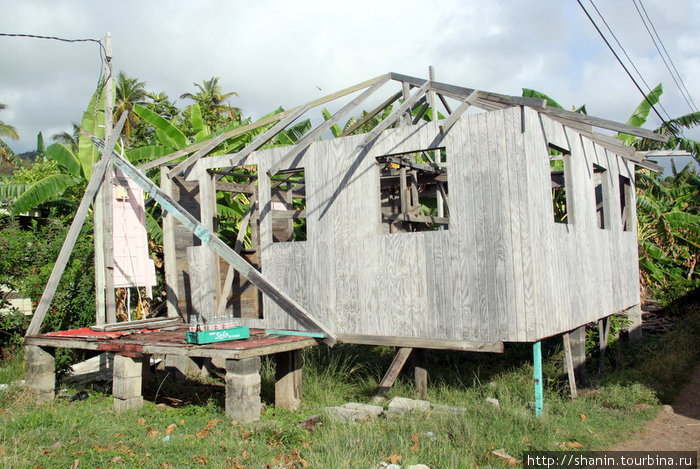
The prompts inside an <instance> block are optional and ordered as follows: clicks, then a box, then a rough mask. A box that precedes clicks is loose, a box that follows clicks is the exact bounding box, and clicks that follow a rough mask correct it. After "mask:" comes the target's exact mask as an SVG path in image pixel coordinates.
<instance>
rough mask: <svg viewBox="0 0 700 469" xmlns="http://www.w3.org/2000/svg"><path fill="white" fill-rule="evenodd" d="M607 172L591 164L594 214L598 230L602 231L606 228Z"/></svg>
mask: <svg viewBox="0 0 700 469" xmlns="http://www.w3.org/2000/svg"><path fill="white" fill-rule="evenodd" d="M607 176H608V170H607V169H605V168H603V167H602V166H598V165H597V164H593V189H594V191H595V214H596V223H597V225H598V228H599V229H601V230H604V229H606V228H607V227H608V223H607V220H606V218H607V216H608V214H607V213H606V212H607V210H606V207H605V206H606V204H607V200H608V189H607V183H606V181H607Z"/></svg>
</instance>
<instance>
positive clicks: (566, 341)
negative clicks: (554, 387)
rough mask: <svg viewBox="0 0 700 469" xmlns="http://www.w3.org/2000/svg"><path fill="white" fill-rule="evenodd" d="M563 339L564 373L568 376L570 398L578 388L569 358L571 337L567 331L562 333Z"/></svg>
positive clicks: (573, 396) (571, 361)
mask: <svg viewBox="0 0 700 469" xmlns="http://www.w3.org/2000/svg"><path fill="white" fill-rule="evenodd" d="M562 338H563V340H564V367H565V368H566V374H567V375H568V376H569V390H570V391H571V398H572V399H575V398H576V396H577V395H578V390H577V389H576V374H575V373H574V362H573V360H572V358H571V339H570V337H569V333H568V332H564V334H562Z"/></svg>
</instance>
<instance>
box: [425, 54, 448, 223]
mask: <svg viewBox="0 0 700 469" xmlns="http://www.w3.org/2000/svg"><path fill="white" fill-rule="evenodd" d="M428 79H429V80H430V81H431V82H434V81H435V68H434V67H433V66H432V65H431V66H430V67H428ZM428 104H429V105H430V112H431V115H430V118H431V121H432V122H437V121H438V110H437V107H436V103H435V91H432V90H431V91H430V92H428ZM435 163H436V164H437V165H438V166H440V165H441V163H442V155H441V152H440V149H437V150H435ZM438 184H440V183H438ZM435 201H436V205H437V216H438V217H444V216H445V205H444V202H443V200H442V194H441V193H440V191H436V192H435ZM438 229H440V230H444V229H445V227H444V226H440V227H439V228H438Z"/></svg>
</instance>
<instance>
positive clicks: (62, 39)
mask: <svg viewBox="0 0 700 469" xmlns="http://www.w3.org/2000/svg"><path fill="white" fill-rule="evenodd" d="M0 37H17V38H30V39H47V40H51V41H60V42H68V43H77V42H94V43H96V44H98V45H99V46H100V49H99V50H100V74H99V76H98V79H97V87H96V88H97V90H98V91H99V93H102V88H103V87H104V86H105V83H106V82H107V80H103V78H104V69H105V68H108V69H109V70H110V75H111V68H110V67H106V65H107V62H108V61H109V60H111V57H107V50H106V49H105V46H104V44H102V41H101V40H100V39H93V38H77V39H69V38H65V37H58V36H43V35H40V34H25V33H3V32H0ZM108 78H111V76H110V77H108ZM99 93H98V94H99Z"/></svg>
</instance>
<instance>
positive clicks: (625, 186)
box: [619, 175, 634, 231]
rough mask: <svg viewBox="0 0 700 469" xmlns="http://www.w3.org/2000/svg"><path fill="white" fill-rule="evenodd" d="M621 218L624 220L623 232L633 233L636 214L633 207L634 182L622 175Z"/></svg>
mask: <svg viewBox="0 0 700 469" xmlns="http://www.w3.org/2000/svg"><path fill="white" fill-rule="evenodd" d="M619 185H620V216H621V218H622V230H623V231H632V223H633V222H634V218H633V215H634V212H633V210H634V209H633V207H632V181H630V178H628V177H625V176H623V175H620V184H619Z"/></svg>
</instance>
